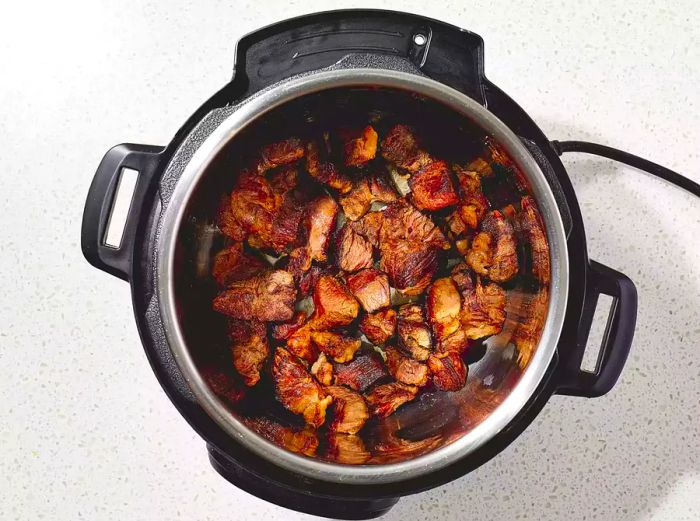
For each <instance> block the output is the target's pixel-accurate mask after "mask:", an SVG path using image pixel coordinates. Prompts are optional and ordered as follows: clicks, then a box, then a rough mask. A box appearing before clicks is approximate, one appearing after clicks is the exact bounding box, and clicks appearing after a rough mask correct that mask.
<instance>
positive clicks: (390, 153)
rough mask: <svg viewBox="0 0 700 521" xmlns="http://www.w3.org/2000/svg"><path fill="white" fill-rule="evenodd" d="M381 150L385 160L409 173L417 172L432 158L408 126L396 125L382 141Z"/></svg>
mask: <svg viewBox="0 0 700 521" xmlns="http://www.w3.org/2000/svg"><path fill="white" fill-rule="evenodd" d="M381 149H382V157H384V159H386V160H387V161H390V162H391V163H394V164H395V165H396V166H398V167H399V168H403V169H404V170H408V171H409V172H417V171H418V170H420V169H421V168H422V167H423V166H425V165H426V164H428V163H429V162H430V156H429V155H428V153H427V152H425V151H424V150H422V149H421V148H420V146H419V143H418V139H417V138H416V136H415V135H414V134H413V130H412V129H411V128H410V127H408V126H406V125H395V126H394V127H393V128H392V129H391V130H390V131H389V132H388V134H387V135H386V136H384V139H382V142H381Z"/></svg>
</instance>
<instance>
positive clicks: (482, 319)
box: [452, 264, 506, 339]
mask: <svg viewBox="0 0 700 521" xmlns="http://www.w3.org/2000/svg"><path fill="white" fill-rule="evenodd" d="M452 278H453V280H454V281H455V283H456V284H457V286H458V287H459V290H460V292H461V294H462V310H461V313H460V317H459V319H460V322H461V324H462V331H464V334H465V335H466V336H467V338H471V339H478V338H484V337H487V336H491V335H495V334H497V333H499V332H500V331H501V329H502V328H503V323H504V322H505V319H506V313H505V307H506V292H505V291H504V290H503V288H501V287H500V286H499V285H498V284H494V283H489V284H486V285H484V284H482V282H481V280H480V279H479V280H477V282H476V284H474V282H473V280H472V277H471V274H470V273H469V269H468V268H467V267H466V266H465V265H464V264H458V265H457V266H455V267H454V268H453V270H452Z"/></svg>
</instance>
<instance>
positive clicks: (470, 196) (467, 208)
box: [447, 165, 489, 254]
mask: <svg viewBox="0 0 700 521" xmlns="http://www.w3.org/2000/svg"><path fill="white" fill-rule="evenodd" d="M452 168H453V170H454V172H455V176H456V177H457V183H458V193H459V205H458V206H457V209H456V210H454V212H452V213H451V214H450V216H449V217H448V219H447V223H448V227H449V229H450V232H451V234H452V237H453V238H454V239H458V238H460V237H464V236H465V234H467V233H469V232H470V231H471V230H476V229H477V228H478V226H479V223H480V222H481V220H482V219H483V218H484V215H486V212H487V210H488V208H489V202H488V200H487V199H486V197H484V194H483V192H482V191H481V177H480V176H479V174H478V173H476V172H473V171H470V170H467V169H464V168H462V167H460V166H458V165H453V167H452ZM460 253H462V254H464V253H466V252H460Z"/></svg>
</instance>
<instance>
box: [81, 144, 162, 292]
mask: <svg viewBox="0 0 700 521" xmlns="http://www.w3.org/2000/svg"><path fill="white" fill-rule="evenodd" d="M163 150H164V148H163V147H157V146H152V145H134V144H122V145H117V146H115V147H113V148H112V149H110V150H109V151H108V152H107V153H106V154H105V156H104V158H102V161H101V162H100V166H98V167H97V172H96V173H95V177H94V178H93V180H92V184H91V185H90V189H89V190H88V195H87V200H86V201H85V209H84V211H83V224H82V230H81V246H82V249H83V255H84V256H85V258H86V259H87V261H88V262H89V263H90V264H92V265H93V266H95V267H96V268H99V269H101V270H103V271H106V272H107V273H109V274H111V275H114V276H115V277H119V278H120V279H123V280H126V281H128V280H129V276H130V274H131V259H132V255H133V250H134V236H135V234H136V228H137V225H138V220H139V214H140V210H141V207H142V205H143V202H144V200H145V197H146V194H147V193H148V192H149V189H150V187H151V185H152V183H151V181H152V180H153V177H154V173H155V172H156V170H157V166H158V162H159V159H160V153H161V152H162V151H163ZM127 192H131V193H127ZM117 212H119V213H124V212H125V214H126V215H125V218H124V220H123V225H122V226H121V227H119V224H120V223H117V222H114V223H112V222H111V220H112V215H113V213H114V214H115V215H116V213H117Z"/></svg>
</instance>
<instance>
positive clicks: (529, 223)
mask: <svg viewBox="0 0 700 521" xmlns="http://www.w3.org/2000/svg"><path fill="white" fill-rule="evenodd" d="M520 207H521V209H522V211H521V212H520V215H519V217H520V231H521V233H522V234H523V235H524V237H525V238H526V243H527V245H528V246H529V248H530V252H531V257H532V275H533V276H534V277H535V278H536V279H537V280H538V281H539V282H540V283H542V284H549V274H550V265H549V245H548V244H547V235H546V234H545V232H544V225H543V223H542V216H541V215H540V212H539V211H538V210H537V205H536V204H535V200H534V199H533V198H532V197H530V196H526V197H523V198H522V199H521V201H520Z"/></svg>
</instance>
